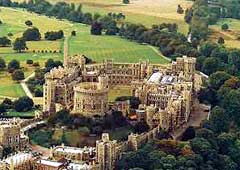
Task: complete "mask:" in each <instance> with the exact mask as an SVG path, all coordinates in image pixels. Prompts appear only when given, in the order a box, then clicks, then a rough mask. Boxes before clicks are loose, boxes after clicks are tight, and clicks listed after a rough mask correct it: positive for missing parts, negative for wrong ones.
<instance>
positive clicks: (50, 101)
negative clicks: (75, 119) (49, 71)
mask: <svg viewBox="0 0 240 170" xmlns="http://www.w3.org/2000/svg"><path fill="white" fill-rule="evenodd" d="M55 88H56V85H55V82H54V81H53V80H52V79H46V82H45V84H44V86H43V93H44V98H43V111H44V112H49V113H54V112H55V97H54V96H55Z"/></svg>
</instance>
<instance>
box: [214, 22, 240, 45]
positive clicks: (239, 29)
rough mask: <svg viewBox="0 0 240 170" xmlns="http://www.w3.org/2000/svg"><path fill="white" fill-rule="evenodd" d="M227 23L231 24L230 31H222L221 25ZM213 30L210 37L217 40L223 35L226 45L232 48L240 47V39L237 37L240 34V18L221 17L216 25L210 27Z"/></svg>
mask: <svg viewBox="0 0 240 170" xmlns="http://www.w3.org/2000/svg"><path fill="white" fill-rule="evenodd" d="M224 23H227V24H228V25H229V30H228V31H222V30H221V26H222V25H223V24H224ZM210 28H211V30H212V31H213V33H212V35H211V36H210V39H212V40H214V41H216V40H217V39H218V37H220V36H221V37H223V38H224V39H225V45H226V46H227V47H231V48H240V41H239V40H237V37H239V36H240V20H237V19H230V18H226V19H220V20H219V21H218V22H217V24H216V25H213V26H211V27H210Z"/></svg>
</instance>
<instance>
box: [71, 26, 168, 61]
mask: <svg viewBox="0 0 240 170" xmlns="http://www.w3.org/2000/svg"><path fill="white" fill-rule="evenodd" d="M76 29H77V36H76V37H72V38H71V39H70V46H69V52H70V54H77V53H81V54H85V55H86V56H88V57H90V58H92V59H93V60H94V61H97V62H102V61H103V60H104V59H106V58H112V59H114V61H119V62H138V61H139V60H140V59H141V60H149V61H150V62H152V63H167V62H168V61H167V60H165V59H164V58H162V57H161V55H160V54H159V53H157V52H155V51H154V50H152V49H151V48H150V47H149V46H147V45H140V44H138V43H135V42H130V41H127V40H126V39H122V38H120V37H117V36H106V35H102V36H94V35H90V34H89V29H90V28H89V26H83V25H81V24H78V25H77V26H76Z"/></svg>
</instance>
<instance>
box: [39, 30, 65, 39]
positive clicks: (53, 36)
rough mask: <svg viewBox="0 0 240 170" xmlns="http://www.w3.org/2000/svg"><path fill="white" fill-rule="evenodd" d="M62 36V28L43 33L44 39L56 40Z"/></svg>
mask: <svg viewBox="0 0 240 170" xmlns="http://www.w3.org/2000/svg"><path fill="white" fill-rule="evenodd" d="M63 37H64V33H63V31H62V30H59V31H50V32H46V33H45V34H44V38H45V39H46V40H50V41H53V40H58V39H62V38H63Z"/></svg>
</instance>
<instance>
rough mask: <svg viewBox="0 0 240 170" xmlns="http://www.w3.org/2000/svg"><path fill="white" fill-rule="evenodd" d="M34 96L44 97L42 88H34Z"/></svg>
mask: <svg viewBox="0 0 240 170" xmlns="http://www.w3.org/2000/svg"><path fill="white" fill-rule="evenodd" d="M34 96H35V97H43V92H42V90H40V89H35V90H34Z"/></svg>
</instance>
